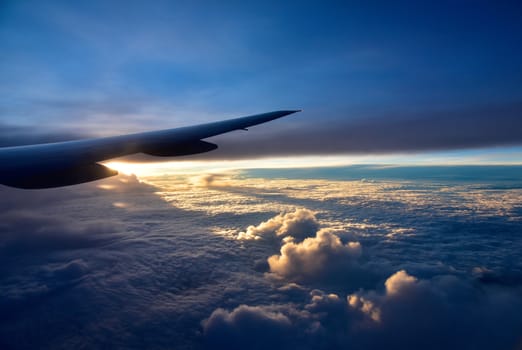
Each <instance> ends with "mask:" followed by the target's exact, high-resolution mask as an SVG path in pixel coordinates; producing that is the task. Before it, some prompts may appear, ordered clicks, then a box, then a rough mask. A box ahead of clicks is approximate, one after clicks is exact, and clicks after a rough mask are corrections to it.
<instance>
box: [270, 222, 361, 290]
mask: <svg viewBox="0 0 522 350" xmlns="http://www.w3.org/2000/svg"><path fill="white" fill-rule="evenodd" d="M360 255H361V245H360V244H359V243H358V242H348V243H346V244H344V243H343V242H342V241H341V239H340V238H339V237H338V236H337V235H335V234H334V233H332V232H330V231H329V230H327V229H322V230H320V231H319V232H317V235H316V236H315V237H310V238H306V239H305V240H304V241H302V242H300V243H296V242H294V241H288V242H286V243H285V244H284V245H283V246H282V247H281V252H280V254H279V255H273V256H271V257H270V258H268V264H269V266H270V271H271V272H272V273H274V274H276V275H278V276H280V277H283V278H286V279H289V280H293V281H303V280H310V279H312V280H313V279H316V278H319V277H321V276H324V274H325V273H327V272H330V273H331V272H336V273H337V272H346V271H347V270H348V269H349V268H350V267H351V266H353V264H354V261H355V260H356V259H357V258H358V257H359V256H360ZM345 269H346V270H345ZM343 270H345V271H343Z"/></svg>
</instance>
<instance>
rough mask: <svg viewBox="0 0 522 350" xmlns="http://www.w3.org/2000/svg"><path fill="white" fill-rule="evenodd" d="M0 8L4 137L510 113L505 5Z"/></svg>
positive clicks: (515, 41) (512, 24)
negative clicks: (252, 116)
mask: <svg viewBox="0 0 522 350" xmlns="http://www.w3.org/2000/svg"><path fill="white" fill-rule="evenodd" d="M0 6H1V7H0V52H1V54H0V59H1V61H0V62H1V63H0V86H1V97H0V118H1V119H0V123H1V124H3V125H27V126H32V125H42V123H44V124H45V125H46V126H47V127H49V128H65V129H75V130H81V131H82V132H83V131H85V132H89V133H94V134H106V133H118V132H124V131H128V130H141V129H158V128H162V127H167V126H175V125H180V124H191V123H195V122H202V121H206V120H215V119H219V118H223V117H228V116H235V115H241V114H248V113H256V112H262V111H266V110H274V109H283V108H302V109H304V110H305V112H306V113H305V114H303V115H302V116H300V118H299V120H300V122H308V121H311V122H312V123H314V122H315V123H317V121H318V120H320V121H321V122H323V121H324V120H325V119H328V120H330V121H332V122H334V123H336V122H339V121H342V123H346V122H347V121H351V120H361V119H362V120H365V119H368V118H375V117H379V118H385V119H387V120H390V119H393V118H399V119H400V117H402V116H403V115H408V116H409V118H410V119H411V118H414V119H420V120H422V119H423V118H433V117H434V114H435V117H436V116H437V113H445V112H452V113H456V112H455V111H457V112H458V111H464V112H467V114H468V115H469V114H470V113H471V112H469V111H477V110H478V111H480V110H481V109H482V108H486V107H487V108H491V106H493V107H494V108H500V110H505V109H506V108H507V109H509V110H514V112H513V113H514V114H515V115H516V116H517V117H518V115H520V113H519V112H520V111H521V110H522V107H521V101H522V64H521V62H522V5H520V3H519V2H516V1H512V2H509V1H504V2H496V1H394V2H390V1H339V2H333V1H321V2H317V1H316V2H306V1H296V2H279V1H274V2H266V1H265V2H256V3H250V2H244V1H237V2H234V1H228V2H226V3H225V2H206V3H205V2H198V3H195V2H192V1H154V2H150V1H84V2H79V1H45V2H42V1H3V2H2V4H1V5H0ZM457 114H458V113H457ZM472 114H473V113H472ZM479 114H480V113H479ZM497 114H498V113H497ZM497 114H496V113H495V112H492V113H490V114H488V115H487V116H481V118H482V119H484V118H485V119H487V120H488V121H489V123H490V124H488V125H487V126H486V128H490V127H494V125H495V121H494V119H495V118H502V117H503V116H502V115H497ZM519 119H520V118H519ZM512 120H513V116H511V119H510V120H509V121H507V122H506V123H510V122H511V121H512ZM467 122H469V120H467ZM281 125H283V124H281ZM515 127H517V128H519V125H516V126H515ZM443 143H444V142H443ZM506 143H508V144H512V143H513V140H511V139H510V140H508V141H507V142H506ZM485 145H486V146H487V145H489V144H488V143H487V142H486V143H485ZM472 146H476V145H472ZM479 146H480V145H479ZM436 148H437V147H436ZM439 148H444V147H439ZM449 148H451V147H449Z"/></svg>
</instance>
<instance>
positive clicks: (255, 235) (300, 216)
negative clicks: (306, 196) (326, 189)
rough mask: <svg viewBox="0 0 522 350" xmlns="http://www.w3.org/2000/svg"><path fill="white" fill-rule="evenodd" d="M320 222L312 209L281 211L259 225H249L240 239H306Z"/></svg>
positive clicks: (239, 236)
mask: <svg viewBox="0 0 522 350" xmlns="http://www.w3.org/2000/svg"><path fill="white" fill-rule="evenodd" d="M318 229H319V222H318V221H317V218H316V216H315V213H314V212H313V211H311V210H308V209H304V208H298V209H296V210H295V211H294V212H290V213H281V214H279V215H277V216H275V217H273V218H271V219H269V220H267V221H264V222H262V223H260V224H259V225H257V226H254V225H251V226H248V228H247V229H246V231H244V232H240V233H239V234H238V239H259V238H261V237H266V236H272V237H273V236H276V237H288V236H292V237H293V238H295V239H304V238H306V237H311V236H313V235H315V233H316V232H317V230H318Z"/></svg>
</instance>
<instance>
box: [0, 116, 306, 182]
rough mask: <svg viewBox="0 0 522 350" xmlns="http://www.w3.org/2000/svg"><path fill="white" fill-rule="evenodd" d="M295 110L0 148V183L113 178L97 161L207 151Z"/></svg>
mask: <svg viewBox="0 0 522 350" xmlns="http://www.w3.org/2000/svg"><path fill="white" fill-rule="evenodd" d="M295 112H299V111H275V112H270V113H263V114H257V115H252V116H248V117H242V118H236V119H229V120H224V121H219V122H214V123H207V124H200V125H194V126H188V127H181V128H176V129H168V130H160V131H151V132H143V133H138V134H129V135H121V136H113V137H104V138H96V139H84V140H76V141H67V142H57V143H47V144H39V145H29V146H17V147H3V148H0V184H3V185H6V186H11V187H17V188H24V189H40V188H51V187H61V186H69V185H75V184H80V183H84V182H89V181H95V180H100V179H103V178H106V177H110V176H114V175H117V174H118V172H117V171H116V170H113V169H110V168H107V167H106V166H104V165H101V164H99V162H102V161H105V160H108V159H112V158H117V157H123V156H126V155H130V154H135V153H145V154H149V155H153V156H161V157H173V156H184V155H190V154H197V153H203V152H209V151H212V150H214V149H216V148H217V147H218V146H217V145H215V144H213V143H210V142H207V141H203V139H205V138H208V137H211V136H216V135H220V134H224V133H227V132H230V131H234V130H244V129H246V128H247V127H250V126H254V125H257V124H262V123H266V122H268V121H271V120H274V119H277V118H281V117H283V116H285V115H288V114H292V113H295Z"/></svg>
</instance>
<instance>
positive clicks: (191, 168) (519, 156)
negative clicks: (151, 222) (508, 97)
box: [104, 147, 522, 177]
mask: <svg viewBox="0 0 522 350" xmlns="http://www.w3.org/2000/svg"><path fill="white" fill-rule="evenodd" d="M521 160H522V148H520V147H500V148H489V149H474V150H465V151H441V152H429V153H419V154H408V153H402V154H393V155H378V154H377V155H352V156H346V155H333V156H306V157H305V156H299V157H285V158H263V159H249V160H222V161H217V160H198V161H186V160H179V158H172V159H171V160H167V161H162V162H145V163H137V162H129V161H126V160H125V158H121V159H116V160H113V161H109V162H106V163H104V165H106V166H108V167H109V168H111V169H115V170H118V171H119V172H121V173H123V174H127V175H131V174H134V175H136V176H144V177H149V176H161V175H169V174H174V175H175V174H190V173H200V172H226V171H231V170H238V169H261V168H272V169H273V168H314V167H328V166H346V165H355V164H375V165H382V166H387V165H478V164H480V165H500V164H502V165H520V164H522V161H521Z"/></svg>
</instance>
